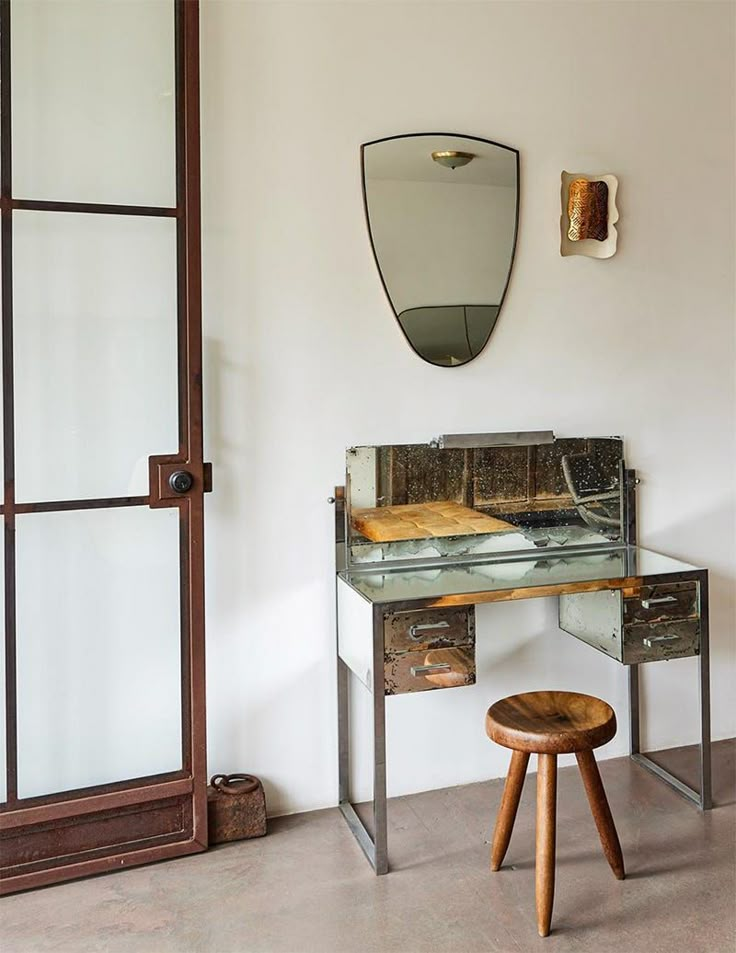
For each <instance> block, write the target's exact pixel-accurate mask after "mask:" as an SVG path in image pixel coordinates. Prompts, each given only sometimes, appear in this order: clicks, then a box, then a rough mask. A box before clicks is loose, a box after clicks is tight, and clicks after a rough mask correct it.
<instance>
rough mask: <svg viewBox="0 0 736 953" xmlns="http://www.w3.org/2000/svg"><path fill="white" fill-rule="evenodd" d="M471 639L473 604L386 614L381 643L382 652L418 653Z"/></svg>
mask: <svg viewBox="0 0 736 953" xmlns="http://www.w3.org/2000/svg"><path fill="white" fill-rule="evenodd" d="M474 640H475V607H474V606H460V607H457V608H449V609H421V610H419V611H412V612H391V613H386V615H385V616H384V621H383V644H384V649H385V651H386V652H390V653H395V652H418V651H420V650H421V649H440V648H450V647H452V646H453V645H467V644H468V643H470V642H473V641H474Z"/></svg>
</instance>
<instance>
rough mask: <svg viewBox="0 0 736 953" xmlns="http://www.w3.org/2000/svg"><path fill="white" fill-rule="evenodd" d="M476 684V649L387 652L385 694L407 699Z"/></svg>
mask: <svg viewBox="0 0 736 953" xmlns="http://www.w3.org/2000/svg"><path fill="white" fill-rule="evenodd" d="M474 684H475V645H465V646H459V647H454V648H449V649H430V650H429V651H427V650H426V649H423V650H422V651H420V652H399V653H398V654H394V653H390V652H387V653H386V656H385V692H386V694H387V695H405V694H407V693H408V692H426V691H429V690H430V689H433V688H457V687H458V686H460V685H474Z"/></svg>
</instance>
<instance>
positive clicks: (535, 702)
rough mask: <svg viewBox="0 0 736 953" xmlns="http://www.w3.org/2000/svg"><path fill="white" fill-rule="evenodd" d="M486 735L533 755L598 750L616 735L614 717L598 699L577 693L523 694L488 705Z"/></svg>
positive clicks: (610, 710)
mask: <svg viewBox="0 0 736 953" xmlns="http://www.w3.org/2000/svg"><path fill="white" fill-rule="evenodd" d="M486 732H487V733H488V737H489V738H491V740H492V741H495V742H496V744H499V745H503V746H504V747H505V748H513V749H514V750H516V751H528V752H532V753H535V754H566V753H567V754H569V753H571V752H575V751H586V750H588V751H589V750H590V749H591V748H598V747H600V746H601V745H604V744H605V743H606V742H607V741H610V740H611V738H613V736H614V735H615V734H616V715H615V714H614V711H613V709H612V708H611V706H610V705H608V704H606V702H604V701H602V700H601V699H600V698H594V697H593V696H592V695H580V694H579V693H578V692H524V693H523V694H521V695H510V696H509V697H508V698H502V699H501V700H500V701H497V702H496V703H495V705H491V707H490V708H489V709H488V714H487V715H486Z"/></svg>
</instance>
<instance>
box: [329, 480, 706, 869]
mask: <svg viewBox="0 0 736 953" xmlns="http://www.w3.org/2000/svg"><path fill="white" fill-rule="evenodd" d="M622 477H623V479H624V481H625V486H626V493H625V495H624V514H623V516H624V520H623V525H624V538H625V543H626V545H627V546H636V484H637V483H638V480H637V479H636V473H635V471H634V470H628V469H627V470H624V471H623V472H622ZM330 502H332V503H334V504H335V555H336V570H337V572H340V571H342V570H343V569H344V568H345V566H346V545H347V543H346V526H345V519H346V507H345V488H344V487H342V486H339V487H336V488H335V495H334V497H332V498H330ZM632 568H633V567H632ZM643 580H646V584H649V585H652V584H657V583H665V582H687V581H696V582H697V583H698V588H699V598H700V654H699V656H698V702H699V711H700V790H699V791H698V790H695V789H694V788H691V787H690V786H689V785H687V784H685V783H684V782H682V781H681V780H680V779H679V778H677V777H675V776H674V775H673V774H671V773H670V772H669V771H667V770H666V769H665V768H663V767H661V766H660V765H659V764H657V763H656V762H655V761H653V760H652V759H651V758H650V757H649V756H648V755H646V754H644V753H643V752H642V751H641V734H640V731H641V725H640V710H641V709H640V701H641V687H640V684H639V666H638V665H630V666H628V669H629V718H628V721H629V753H630V756H631V759H632V760H633V761H634V762H636V764H639V765H641V766H642V767H643V768H646V769H647V770H648V771H650V772H651V773H652V774H654V775H655V776H656V777H658V778H659V779H660V780H662V781H664V782H665V783H666V784H668V785H669V786H670V787H672V788H673V789H674V790H675V791H677V793H678V794H681V795H682V796H683V797H685V798H687V799H688V800H690V801H692V802H694V803H695V804H696V805H697V807H698V808H699V809H700V810H701V811H708V810H710V809H711V807H712V798H711V750H710V746H711V737H710V669H709V630H708V573H707V571H706V570H702V569H693V570H690V571H687V572H678V573H666V574H660V575H649V576H645V577H641V576H639V577H638V576H636V574H635V573H634V574H633V575H632V576H630V577H626V578H622V579H619V580H606V579H601V580H599V582H600V585H599V586H597V587H596V588H597V589H599V590H601V589H613V588H621V589H622V588H625V587H626V586H631V585H639V584H641V583H642V581H643ZM336 587H337V576H336ZM582 588H583V587H582V586H581V584H578V583H560V584H555V585H550V586H544V587H536V588H530V589H529V594H528V596H527V595H524V596H521V597H520V596H519V595H518V593H519V590H518V589H516V590H501V591H493V592H486V593H478V592H476V593H461V594H457V595H452V596H451V597H446V598H445V599H443V603H442V604H443V605H449V604H453V605H477V604H482V603H484V602H501V601H509V600H511V599H514V600H516V599H519V598H524V599H526V598H539V597H543V596H552V595H561V594H563V593H569V592H576V591H581V589H582ZM584 588H585V589H586V590H587V591H590V589H591V584H590V582H587V583H585V584H584ZM448 599H449V600H450V601H448ZM436 604H437V602H436V600H433V599H414V600H411V601H407V602H391V603H388V604H386V605H384V604H380V603H376V604H374V605H373V607H372V609H373V666H372V678H373V685H372V695H373V831H374V833H373V835H371V833H370V832H369V830H368V829H367V827H366V826H365V824H364V823H363V821H362V820H361V818H360V817H359V816H358V814H357V812H356V810H355V808H354V806H353V803H352V801H351V796H350V712H349V700H350V695H349V692H350V684H349V683H350V669H349V668H348V666H347V665H346V664H345V662H344V661H343V660H342V659H341V658H340V655H339V650H338V651H337V725H338V778H339V806H340V811H341V812H342V814H343V816H344V818H345V820H346V821H347V823H348V826H349V827H350V830H351V831H352V832H353V835H354V836H355V838H356V840H357V841H358V843H359V844H360V846H361V848H362V849H363V852H364V853H365V855H366V857H367V858H368V861H369V862H370V864H371V866H372V867H373V869H374V871H375V872H376V874H385V873H388V870H389V864H388V825H387V820H388V817H387V797H386V697H385V694H384V658H383V656H384V628H383V615H384V611H385V609H386V608H387V606H390V609H391V611H392V612H400V611H404V610H410V609H422V608H428V607H432V606H435V605H436ZM337 624H338V622H337V613H336V627H337Z"/></svg>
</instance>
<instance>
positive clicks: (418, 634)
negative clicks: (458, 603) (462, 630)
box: [409, 622, 450, 642]
mask: <svg viewBox="0 0 736 953" xmlns="http://www.w3.org/2000/svg"><path fill="white" fill-rule="evenodd" d="M449 628H450V623H449V622H425V623H424V624H423V625H410V626H409V638H410V639H413V640H414V641H415V642H421V640H422V632H431V631H433V630H434V629H449Z"/></svg>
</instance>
